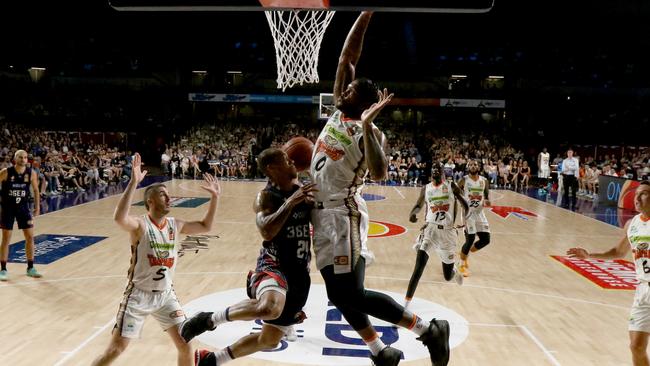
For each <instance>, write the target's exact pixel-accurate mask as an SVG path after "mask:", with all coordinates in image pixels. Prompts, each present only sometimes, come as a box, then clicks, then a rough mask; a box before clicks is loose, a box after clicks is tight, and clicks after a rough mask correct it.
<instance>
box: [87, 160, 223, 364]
mask: <svg viewBox="0 0 650 366" xmlns="http://www.w3.org/2000/svg"><path fill="white" fill-rule="evenodd" d="M141 162H142V161H141V158H140V154H138V153H136V154H135V157H134V159H133V170H132V171H131V181H130V182H129V184H128V186H127V187H126V190H125V191H124V193H123V194H122V197H121V198H120V201H119V202H118V204H117V207H116V208H115V213H114V214H113V219H114V220H115V222H116V223H117V224H118V225H119V226H120V227H121V228H122V229H123V230H125V231H128V232H129V237H130V240H129V242H130V245H131V265H130V267H129V272H128V283H127V286H126V290H125V291H124V299H123V300H122V302H121V303H120V308H119V311H118V313H117V319H116V323H115V326H114V328H113V331H112V336H111V341H110V343H109V344H108V347H107V348H106V350H105V351H104V353H102V355H100V356H99V357H97V358H96V359H95V360H94V361H93V363H92V364H93V365H109V364H110V363H112V362H113V361H114V360H115V359H116V358H117V357H118V356H119V355H120V354H121V353H122V352H124V350H125V349H126V347H127V346H128V345H129V341H130V340H131V339H133V338H140V334H141V332H142V326H143V325H144V321H145V319H146V318H147V316H148V315H152V316H153V317H154V318H156V320H157V321H158V323H159V324H160V326H161V327H162V329H163V330H164V331H166V332H167V334H169V336H170V337H171V339H172V341H173V342H174V345H175V346H176V349H177V350H178V365H184V366H189V365H194V359H193V354H192V347H191V346H190V345H189V344H187V343H186V342H185V341H184V340H183V338H182V337H181V335H180V334H179V332H178V327H179V325H180V324H181V323H182V322H183V321H184V320H185V313H183V308H181V305H180V303H179V302H178V299H177V298H176V293H175V292H174V289H173V287H172V278H173V277H174V271H175V269H176V262H177V261H178V249H179V248H180V242H179V240H178V236H179V234H181V233H182V234H200V233H205V232H208V231H210V229H211V228H212V222H213V221H214V214H215V212H216V210H217V197H218V196H219V193H220V187H219V183H218V182H217V181H216V179H215V178H214V177H213V176H211V175H209V174H204V175H203V176H204V178H205V185H203V186H201V188H203V189H204V190H205V191H207V192H208V193H210V205H209V206H208V211H207V212H206V214H205V217H204V218H203V220H201V221H184V220H181V219H176V218H173V217H167V214H168V213H169V211H170V209H169V203H170V197H169V193H168V192H167V188H165V186H164V185H163V184H162V183H159V184H153V185H151V186H149V187H147V189H146V190H145V191H144V205H145V207H146V209H147V213H146V214H145V215H142V216H130V215H129V207H130V206H131V201H132V199H133V194H134V193H135V190H136V188H137V186H138V183H140V182H141V181H142V179H143V178H144V176H145V175H146V174H147V171H146V170H145V171H142V170H141V168H140V165H141Z"/></svg>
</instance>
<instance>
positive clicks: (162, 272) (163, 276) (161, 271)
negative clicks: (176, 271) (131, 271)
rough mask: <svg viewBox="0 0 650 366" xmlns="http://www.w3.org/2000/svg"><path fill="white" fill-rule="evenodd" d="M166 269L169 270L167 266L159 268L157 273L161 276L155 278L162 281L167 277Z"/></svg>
mask: <svg viewBox="0 0 650 366" xmlns="http://www.w3.org/2000/svg"><path fill="white" fill-rule="evenodd" d="M166 271H167V267H162V268H161V269H159V270H157V271H156V274H157V275H158V276H160V277H154V278H153V280H154V281H160V280H162V279H163V278H165V272H166Z"/></svg>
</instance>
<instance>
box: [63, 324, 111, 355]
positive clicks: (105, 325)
mask: <svg viewBox="0 0 650 366" xmlns="http://www.w3.org/2000/svg"><path fill="white" fill-rule="evenodd" d="M113 323H115V320H114V319H111V320H110V321H109V322H108V323H106V324H104V326H102V327H100V328H99V329H97V330H96V331H95V333H93V334H91V335H90V337H88V338H86V339H85V340H84V341H83V342H81V343H80V344H79V345H78V346H77V347H76V348H75V349H73V350H72V351H69V352H62V353H64V354H65V357H63V358H62V359H60V360H59V361H58V362H57V363H55V364H54V366H61V365H63V364H65V363H66V362H67V361H68V360H70V359H71V358H72V357H74V355H76V354H77V353H78V352H79V351H81V350H82V349H83V348H84V347H86V345H87V344H88V343H90V342H91V341H92V340H93V339H95V338H97V336H98V335H100V334H102V333H103V332H104V330H106V328H108V327H110V326H111V325H112V324H113Z"/></svg>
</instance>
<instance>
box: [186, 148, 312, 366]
mask: <svg viewBox="0 0 650 366" xmlns="http://www.w3.org/2000/svg"><path fill="white" fill-rule="evenodd" d="M257 163H258V166H259V168H260V170H261V171H262V172H263V173H264V174H265V175H266V176H267V177H268V178H269V182H268V185H267V186H266V187H265V188H264V189H263V190H262V191H261V192H260V193H259V194H258V195H257V199H256V201H255V206H254V207H255V213H256V215H257V219H256V223H257V229H258V230H259V232H260V234H261V235H262V238H263V239H264V241H263V242H262V249H261V250H260V255H259V257H258V258H257V267H256V268H255V272H250V273H249V275H248V280H247V291H248V296H249V297H250V299H248V300H244V301H242V302H240V303H238V304H235V305H232V306H230V307H228V308H226V309H223V310H220V311H217V312H214V313H207V312H201V313H198V314H197V315H195V316H194V317H192V318H191V319H189V320H188V321H187V322H185V323H184V324H183V325H182V326H181V334H182V336H183V338H184V339H185V340H186V341H187V342H189V341H190V340H191V339H192V338H194V337H196V336H197V335H199V334H201V333H203V332H205V331H206V330H213V329H215V328H216V327H217V326H218V325H219V324H222V323H225V322H228V321H235V320H255V319H261V320H263V321H264V325H263V326H262V332H260V333H253V334H248V335H246V336H244V337H242V338H241V339H239V340H238V341H237V342H235V343H234V344H232V345H230V346H228V347H226V348H224V349H222V350H220V351H217V352H208V351H205V350H201V351H197V352H196V355H195V357H196V364H197V365H200V366H215V365H222V364H224V363H226V362H229V361H231V360H233V359H235V358H240V357H244V356H246V355H250V354H252V353H255V352H258V351H262V350H267V349H274V348H276V347H277V345H278V343H279V342H280V340H281V339H282V337H283V336H284V334H285V333H287V332H288V330H289V328H290V327H291V326H292V325H293V324H296V323H300V322H302V320H303V319H304V318H305V315H304V313H303V311H302V308H303V306H304V305H305V303H306V302H307V295H308V294H309V287H310V285H311V279H310V277H309V261H310V259H311V252H310V250H311V233H310V229H309V222H310V211H311V209H312V207H313V193H314V192H316V191H317V190H316V186H315V185H314V184H307V185H304V186H301V185H300V183H299V182H298V172H297V171H296V167H295V166H294V164H293V161H291V160H290V159H289V157H288V156H287V154H286V153H285V152H283V151H282V150H279V149H274V148H269V149H266V150H264V151H262V152H261V153H260V155H259V157H258V159H257Z"/></svg>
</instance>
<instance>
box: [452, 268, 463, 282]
mask: <svg viewBox="0 0 650 366" xmlns="http://www.w3.org/2000/svg"><path fill="white" fill-rule="evenodd" d="M463 277H464V276H463V274H462V273H461V272H460V271H459V270H458V267H456V266H454V281H456V283H457V284H458V286H462V285H463Z"/></svg>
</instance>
